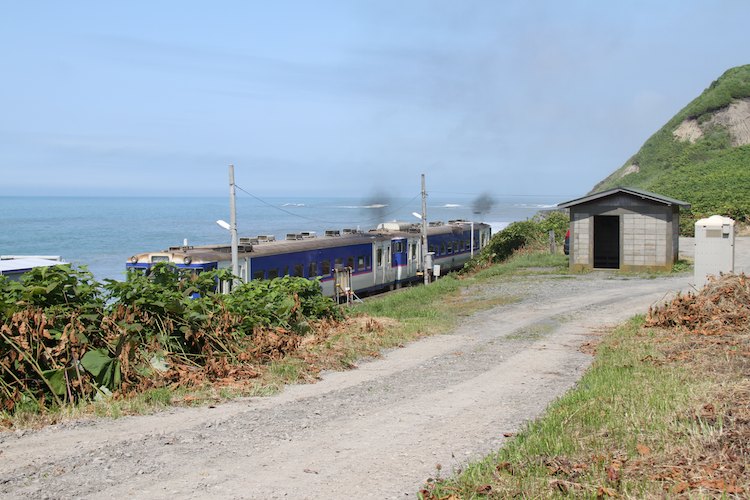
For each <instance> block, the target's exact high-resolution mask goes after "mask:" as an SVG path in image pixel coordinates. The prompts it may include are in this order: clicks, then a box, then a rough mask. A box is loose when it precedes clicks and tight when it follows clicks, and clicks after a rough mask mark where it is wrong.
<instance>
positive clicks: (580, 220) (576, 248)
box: [570, 214, 591, 266]
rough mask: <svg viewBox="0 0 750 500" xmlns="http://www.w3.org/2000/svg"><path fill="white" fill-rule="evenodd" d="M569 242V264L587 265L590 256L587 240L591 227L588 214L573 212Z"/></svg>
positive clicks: (589, 245)
mask: <svg viewBox="0 0 750 500" xmlns="http://www.w3.org/2000/svg"><path fill="white" fill-rule="evenodd" d="M572 226H573V227H572V231H571V237H572V241H571V242H570V246H571V257H572V259H571V262H570V264H571V265H581V266H588V265H589V260H590V258H591V254H590V253H589V252H590V251H591V244H590V242H589V231H590V229H591V217H589V215H588V214H574V215H573V224H572Z"/></svg>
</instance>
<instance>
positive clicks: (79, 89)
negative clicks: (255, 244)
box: [0, 0, 750, 201]
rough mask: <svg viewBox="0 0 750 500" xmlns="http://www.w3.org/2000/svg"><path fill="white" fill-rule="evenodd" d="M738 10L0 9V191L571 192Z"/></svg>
mask: <svg viewBox="0 0 750 500" xmlns="http://www.w3.org/2000/svg"><path fill="white" fill-rule="evenodd" d="M749 18H750V2H747V1H746V0H717V1H712V2H708V1H693V0H683V1H669V0H664V1H658V2H654V1H653V0H650V1H643V2H642V1H606V2H602V1H587V2H584V1H574V0H567V1H564V2H561V1H496V0H455V1H443V0H432V1H427V0H410V1H404V0H359V1H357V0H340V1H326V0H315V1H284V0H279V1H274V2H260V1H215V2H194V1H185V0H183V1H168V0H165V1H159V2H154V1H137V0H135V1H129V2H101V1H76V0H70V1H67V2H54V1H48V2H4V5H3V8H2V15H1V16H0V47H2V49H0V51H1V52H0V53H2V59H0V60H1V61H2V73H1V74H2V77H1V78H0V196H15V195H23V196H54V195H76V196H88V195H91V196H98V195H104V196H222V195H225V194H226V193H227V189H228V188H227V183H228V179H227V166H228V165H229V164H233V165H234V166H235V175H236V182H237V185H238V186H240V187H242V188H243V189H245V190H247V191H248V192H251V193H253V194H255V195H257V196H293V195H305V196H321V197H330V196H358V195H362V196H367V195H368V193H373V192H387V193H389V194H390V195H391V196H410V195H414V194H418V193H419V191H420V174H425V175H426V181H427V191H428V193H436V194H442V195H445V196H448V195H453V194H457V195H458V194H461V195H476V194H479V193H489V194H491V195H493V196H513V195H533V196H536V195H539V196H545V197H547V198H548V199H551V200H552V201H565V200H568V199H571V198H576V197H579V196H582V195H584V194H586V193H587V192H588V191H589V190H590V189H591V188H592V187H593V186H594V184H596V182H598V181H599V180H601V179H603V178H604V177H606V176H607V175H608V174H610V173H611V172H612V171H613V170H615V169H617V168H619V167H620V166H621V165H623V164H624V163H625V162H626V161H627V159H628V158H629V157H630V156H632V155H633V154H634V153H635V152H637V151H638V149H639V148H640V146H641V145H642V144H643V142H644V141H646V140H647V139H648V138H649V137H650V136H651V135H652V134H653V133H654V132H656V131H657V130H658V129H659V128H660V127H661V126H662V125H663V124H664V123H665V122H666V121H667V120H669V119H670V118H671V117H672V116H673V115H674V114H675V113H676V112H678V111H679V110H680V109H681V108H682V107H684V106H685V105H686V104H687V103H688V102H690V101H691V100H692V99H694V98H695V97H697V96H698V95H699V94H700V93H701V92H702V91H703V90H704V89H705V88H706V87H708V86H709V85H710V84H711V82H712V81H713V80H715V79H717V78H718V77H719V76H721V74H722V73H723V72H724V71H726V70H727V69H729V68H730V67H734V66H738V65H742V64H746V63H748V62H750V61H748V60H747V45H748V40H749V39H748V28H747V19H749Z"/></svg>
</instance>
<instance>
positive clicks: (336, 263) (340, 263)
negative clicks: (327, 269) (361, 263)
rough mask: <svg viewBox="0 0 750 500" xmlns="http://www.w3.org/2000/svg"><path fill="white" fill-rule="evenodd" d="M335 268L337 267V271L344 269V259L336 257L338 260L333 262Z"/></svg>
mask: <svg viewBox="0 0 750 500" xmlns="http://www.w3.org/2000/svg"><path fill="white" fill-rule="evenodd" d="M333 267H335V268H336V269H341V268H342V267H344V259H342V258H341V257H336V260H334V261H333Z"/></svg>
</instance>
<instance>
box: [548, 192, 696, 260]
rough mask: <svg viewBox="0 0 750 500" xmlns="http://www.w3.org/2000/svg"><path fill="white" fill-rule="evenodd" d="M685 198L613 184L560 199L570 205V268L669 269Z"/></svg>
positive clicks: (673, 255)
mask: <svg viewBox="0 0 750 500" xmlns="http://www.w3.org/2000/svg"><path fill="white" fill-rule="evenodd" d="M680 207H684V208H690V204H689V203H686V202H684V201H680V200H675V199H673V198H667V197H666V196H661V195H658V194H654V193H649V192H648V191H641V190H638V189H633V188H615V189H610V190H608V191H601V192H599V193H594V194H591V195H588V196H585V197H583V198H578V199H576V200H571V201H568V202H565V203H560V204H559V205H558V208H567V209H569V210H570V269H571V270H573V271H580V270H584V269H620V270H622V271H643V270H669V269H671V267H672V264H674V263H675V262H676V261H677V256H678V254H679V232H680Z"/></svg>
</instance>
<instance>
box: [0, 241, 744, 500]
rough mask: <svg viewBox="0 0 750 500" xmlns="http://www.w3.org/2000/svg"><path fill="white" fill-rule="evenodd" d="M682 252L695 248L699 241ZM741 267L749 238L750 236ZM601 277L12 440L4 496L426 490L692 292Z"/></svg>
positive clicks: (684, 285) (1, 439) (526, 290)
mask: <svg viewBox="0 0 750 500" xmlns="http://www.w3.org/2000/svg"><path fill="white" fill-rule="evenodd" d="M681 247H682V248H683V249H684V250H686V251H687V252H688V253H689V251H690V250H691V247H692V241H690V240H684V241H683V242H681ZM737 251H738V254H737V255H738V259H737V262H738V268H743V269H747V266H748V264H749V263H750V259H749V258H748V256H750V240H746V239H740V240H738V245H737ZM690 282H692V276H681V277H664V278H661V277H660V278H656V279H646V278H636V277H618V276H616V275H613V274H612V273H607V272H594V273H589V274H585V275H577V276H573V277H559V276H530V277H525V278H521V277H516V278H512V279H510V280H509V281H507V282H505V283H503V284H501V285H497V286H494V287H485V288H481V289H475V290H472V291H471V292H470V293H472V294H507V295H510V296H514V297H517V298H518V299H519V300H518V301H517V302H514V303H513V304H510V305H506V306H501V307H497V308H494V309H492V310H489V311H484V312H482V313H478V314H475V315H473V316H471V317H468V318H467V319H466V320H465V321H464V322H463V323H462V324H461V326H460V327H459V328H457V329H456V330H454V331H453V332H451V333H449V334H447V335H439V336H435V337H431V338H427V339H424V340H421V341H419V342H415V343H413V344H410V345H408V346H406V347H404V348H401V349H395V350H393V351H390V352H388V353H385V355H384V356H383V357H382V358H379V359H377V360H374V361H369V362H365V363H362V364H361V365H360V366H359V368H357V369H355V370H352V371H348V372H339V373H328V374H325V375H324V377H323V380H322V381H320V382H319V383H317V384H313V385H297V386H291V387H289V388H287V389H286V390H285V391H284V392H283V393H281V394H279V395H277V396H274V397H269V398H248V399H243V400H238V401H234V402H231V403H228V404H222V405H218V406H217V407H215V408H180V409H172V410H169V411H167V412H164V413H160V414H157V415H152V416H143V417H127V418H122V419H119V420H114V421H112V420H93V421H82V422H71V423H65V424H60V425H55V426H50V427H48V428H45V429H43V430H40V431H26V432H16V433H5V434H2V435H0V496H3V497H4V498H103V497H109V498H126V497H136V498H175V497H178V498H209V497H213V498H263V499H265V498H415V497H416V492H417V490H418V489H419V488H420V486H421V485H422V484H423V483H424V481H425V480H426V479H428V478H430V477H434V475H435V474H436V464H441V466H442V474H447V473H450V472H451V471H453V470H455V469H457V468H460V467H461V466H462V465H464V464H465V463H466V462H467V461H469V460H472V459H476V458H479V457H481V456H483V455H486V454H487V453H489V452H491V451H493V450H496V449H497V448H499V447H500V446H502V445H503V442H504V440H505V439H507V438H506V437H505V435H506V434H512V433H515V432H517V431H519V430H520V429H521V428H522V427H523V425H524V423H525V422H527V421H528V420H530V419H534V418H535V417H537V416H539V415H540V414H542V412H543V411H544V409H545V407H546V406H547V405H548V404H549V403H550V402H551V401H552V400H554V399H555V398H557V397H559V396H560V395H562V394H563V393H565V391H566V390H568V389H569V388H570V387H571V386H573V385H574V384H575V382H576V381H577V380H578V379H579V377H580V376H581V374H582V373H583V372H584V371H585V370H586V368H587V367H588V366H589V364H590V362H591V356H590V355H588V354H585V353H584V352H582V351H581V349H580V346H581V345H582V344H584V343H586V342H588V341H591V340H593V338H595V337H596V336H597V335H599V333H600V332H601V331H602V330H603V329H604V328H605V327H607V326H610V325H614V324H617V323H619V322H621V321H623V320H625V319H627V318H628V317H630V316H632V315H634V314H638V313H644V312H645V311H646V309H647V308H648V306H649V305H651V304H654V303H658V302H660V301H662V300H664V299H666V298H668V297H669V296H670V295H671V294H672V293H674V292H675V291H677V290H685V289H688V288H689V287H690Z"/></svg>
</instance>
